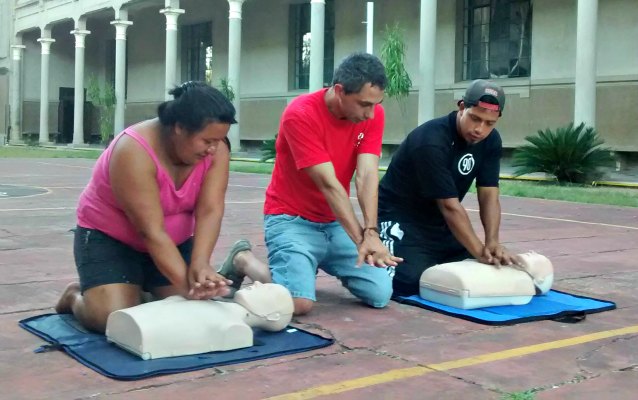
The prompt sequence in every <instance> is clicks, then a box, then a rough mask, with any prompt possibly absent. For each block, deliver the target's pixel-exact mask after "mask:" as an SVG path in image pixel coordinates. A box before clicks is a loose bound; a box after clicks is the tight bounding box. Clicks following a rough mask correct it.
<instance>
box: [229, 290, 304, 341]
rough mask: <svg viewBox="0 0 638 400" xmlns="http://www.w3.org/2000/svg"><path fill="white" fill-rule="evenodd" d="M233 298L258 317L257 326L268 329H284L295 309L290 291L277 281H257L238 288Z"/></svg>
mask: <svg viewBox="0 0 638 400" xmlns="http://www.w3.org/2000/svg"><path fill="white" fill-rule="evenodd" d="M233 300H234V301H235V303H237V304H239V305H241V306H242V307H244V308H245V309H246V310H247V311H248V312H249V313H250V314H252V316H255V317H257V319H258V321H257V324H258V325H257V327H259V328H262V329H265V330H268V331H280V330H282V329H284V328H285V327H286V326H287V325H288V323H290V320H291V318H292V312H293V310H294V305H293V302H292V296H291V295H290V292H289V291H288V289H286V288H285V287H284V286H282V285H278V284H276V283H261V282H255V283H254V284H252V285H250V286H246V287H244V288H242V289H240V290H238V291H237V292H236V293H235V297H234V298H233ZM253 319H254V318H253ZM251 326H252V324H251Z"/></svg>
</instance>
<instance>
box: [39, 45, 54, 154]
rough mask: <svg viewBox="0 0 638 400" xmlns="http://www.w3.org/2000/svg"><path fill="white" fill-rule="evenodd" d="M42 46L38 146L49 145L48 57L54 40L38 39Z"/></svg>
mask: <svg viewBox="0 0 638 400" xmlns="http://www.w3.org/2000/svg"><path fill="white" fill-rule="evenodd" d="M38 42H40V45H41V46H42V51H41V57H40V137H39V139H38V142H39V143H40V144H45V143H49V55H50V54H51V44H52V43H54V42H55V39H51V38H49V37H42V38H39V39H38Z"/></svg>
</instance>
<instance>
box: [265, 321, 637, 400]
mask: <svg viewBox="0 0 638 400" xmlns="http://www.w3.org/2000/svg"><path fill="white" fill-rule="evenodd" d="M635 333H638V325H633V326H628V327H626V328H620V329H614V330H610V331H602V332H596V333H591V334H588V335H583V336H577V337H573V338H568V339H562V340H556V341H553V342H545V343H539V344H534V345H531V346H523V347H517V348H514V349H509V350H504V351H497V352H495V353H487V354H482V355H479V356H476V357H468V358H462V359H459V360H453V361H447V362H442V363H438V364H429V365H423V366H421V365H419V366H416V367H410V368H400V369H393V370H390V371H387V372H382V373H380V374H375V375H369V376H364V377H362V378H357V379H350V380H346V381H341V382H337V383H332V384H328V385H321V386H315V387H313V388H309V389H305V390H300V391H298V392H293V393H287V394H283V395H279V396H274V397H269V398H268V399H266V400H302V399H314V398H316V397H320V396H328V395H334V394H337V393H343V392H348V391H350V390H355V389H361V388H366V387H370V386H374V385H379V384H382V383H387V382H394V381H398V380H401V379H407V378H413V377H417V376H423V375H426V374H429V373H431V372H437V371H438V372H441V371H449V370H452V369H458V368H463V367H469V366H473V365H479V364H485V363H489V362H492V361H499V360H506V359H509V358H514V357H521V356H525V355H529V354H535V353H540V352H542V351H547V350H554V349H560V348H564V347H569V346H575V345H578V344H584V343H589V342H593V341H596V340H601V339H608V338H612V337H616V336H622V335H629V334H635Z"/></svg>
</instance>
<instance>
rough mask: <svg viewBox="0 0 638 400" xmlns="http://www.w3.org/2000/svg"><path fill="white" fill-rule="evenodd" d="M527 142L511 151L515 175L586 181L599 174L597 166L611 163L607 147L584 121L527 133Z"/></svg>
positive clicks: (611, 158) (562, 180)
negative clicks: (551, 176)
mask: <svg viewBox="0 0 638 400" xmlns="http://www.w3.org/2000/svg"><path fill="white" fill-rule="evenodd" d="M525 140H526V141H527V142H528V143H527V144H525V145H523V146H521V147H519V148H518V149H516V150H515V151H514V160H513V163H512V165H513V166H514V167H516V170H515V171H514V175H515V176H520V175H524V174H529V173H534V172H544V173H546V174H549V175H553V176H555V177H556V179H557V180H558V181H559V182H570V183H586V182H591V181H592V180H594V179H596V178H598V177H600V176H601V175H602V173H601V171H600V168H602V167H607V166H610V165H612V163H613V157H612V155H611V153H610V152H609V149H606V148H604V147H602V145H603V143H604V141H603V139H601V138H600V137H599V136H598V134H597V132H596V130H595V129H594V128H592V127H587V128H586V127H585V124H584V123H581V124H580V125H578V126H576V127H574V124H573V123H570V124H569V125H568V126H566V127H562V128H558V129H556V131H552V130H551V129H546V130H544V131H543V130H539V131H538V133H537V134H536V135H535V136H527V137H525Z"/></svg>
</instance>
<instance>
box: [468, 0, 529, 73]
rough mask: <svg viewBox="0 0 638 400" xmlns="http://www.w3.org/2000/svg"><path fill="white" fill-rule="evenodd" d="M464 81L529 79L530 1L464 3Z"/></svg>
mask: <svg viewBox="0 0 638 400" xmlns="http://www.w3.org/2000/svg"><path fill="white" fill-rule="evenodd" d="M464 2H465V4H464V10H463V12H464V23H463V79H464V80H471V79H479V78H515V77H525V76H530V67H531V62H530V43H531V40H530V39H531V36H532V31H531V29H532V24H531V20H532V7H531V0H464Z"/></svg>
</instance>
